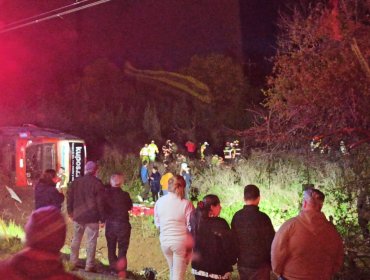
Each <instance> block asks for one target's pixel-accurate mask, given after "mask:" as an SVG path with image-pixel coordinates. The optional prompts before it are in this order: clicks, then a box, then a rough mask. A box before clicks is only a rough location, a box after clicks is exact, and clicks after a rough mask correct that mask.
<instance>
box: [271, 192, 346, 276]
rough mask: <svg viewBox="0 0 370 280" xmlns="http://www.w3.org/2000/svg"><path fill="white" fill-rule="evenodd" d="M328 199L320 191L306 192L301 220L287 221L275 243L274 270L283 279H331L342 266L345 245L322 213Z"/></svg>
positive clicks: (299, 218) (273, 244)
mask: <svg viewBox="0 0 370 280" xmlns="http://www.w3.org/2000/svg"><path fill="white" fill-rule="evenodd" d="M324 200H325V195H324V194H323V193H322V192H321V191H320V190H318V189H314V188H309V189H306V190H305V191H304V192H303V203H302V209H301V211H300V213H299V215H298V216H296V217H294V218H292V219H290V220H288V221H286V222H285V223H284V224H283V225H282V226H281V227H280V229H279V230H278V232H277V233H276V235H275V238H274V241H273V242H272V248H271V261H272V269H273V271H274V273H275V274H276V275H278V276H279V277H281V278H282V279H289V280H291V279H292V280H295V279H297V280H298V279H300V280H312V279H321V280H329V279H332V277H333V276H334V274H336V273H337V272H338V271H339V270H340V269H341V267H342V265H343V256H344V249H343V241H342V239H341V237H340V235H339V233H338V232H337V230H336V229H335V226H334V225H333V224H332V223H331V222H330V221H328V220H327V219H326V217H325V215H324V214H323V213H322V212H321V208H322V206H323V204H324Z"/></svg>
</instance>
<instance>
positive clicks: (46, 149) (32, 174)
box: [26, 143, 56, 184]
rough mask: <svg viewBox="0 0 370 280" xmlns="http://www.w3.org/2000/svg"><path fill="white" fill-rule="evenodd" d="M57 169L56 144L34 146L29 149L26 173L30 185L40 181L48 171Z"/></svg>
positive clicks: (27, 150)
mask: <svg viewBox="0 0 370 280" xmlns="http://www.w3.org/2000/svg"><path fill="white" fill-rule="evenodd" d="M55 168H56V158H55V144H52V143H45V144H33V145H31V146H28V147H27V149H26V173H27V179H28V182H29V184H33V183H34V182H35V181H36V180H38V179H39V178H40V176H41V174H42V173H43V172H44V171H45V170H46V169H55Z"/></svg>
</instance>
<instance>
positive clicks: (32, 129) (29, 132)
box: [0, 124, 82, 140]
mask: <svg viewBox="0 0 370 280" xmlns="http://www.w3.org/2000/svg"><path fill="white" fill-rule="evenodd" d="M1 135H3V136H17V137H19V138H39V137H47V138H58V139H61V140H63V139H64V140H82V139H81V138H80V137H77V136H74V135H71V134H67V133H64V132H61V131H59V130H56V129H51V128H41V127H38V126H35V125H31V124H25V125H23V126H3V127H0V136H1Z"/></svg>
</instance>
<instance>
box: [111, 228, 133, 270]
mask: <svg viewBox="0 0 370 280" xmlns="http://www.w3.org/2000/svg"><path fill="white" fill-rule="evenodd" d="M130 235H131V225H130V223H122V222H110V221H107V222H106V225H105V237H106V239H107V247H108V260H109V266H110V268H112V269H115V270H117V271H126V269H127V258H126V254H127V250H128V246H129V243H130ZM117 247H118V255H117Z"/></svg>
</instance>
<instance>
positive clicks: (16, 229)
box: [0, 218, 25, 241]
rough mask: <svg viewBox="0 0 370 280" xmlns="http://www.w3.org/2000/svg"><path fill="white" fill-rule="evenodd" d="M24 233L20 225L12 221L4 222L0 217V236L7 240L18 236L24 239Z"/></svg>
mask: <svg viewBox="0 0 370 280" xmlns="http://www.w3.org/2000/svg"><path fill="white" fill-rule="evenodd" d="M24 237H25V233H24V230H23V228H22V227H21V226H18V225H17V224H15V223H14V221H9V222H6V221H4V220H3V219H1V218H0V238H4V239H6V240H9V239H11V238H18V239H20V240H22V241H24Z"/></svg>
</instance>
